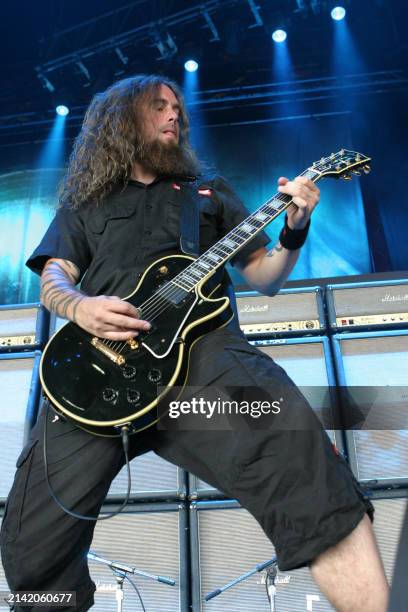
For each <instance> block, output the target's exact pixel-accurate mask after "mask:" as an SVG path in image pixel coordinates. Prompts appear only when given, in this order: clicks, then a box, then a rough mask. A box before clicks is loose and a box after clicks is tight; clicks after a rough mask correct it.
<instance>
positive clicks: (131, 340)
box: [126, 338, 139, 351]
mask: <svg viewBox="0 0 408 612" xmlns="http://www.w3.org/2000/svg"><path fill="white" fill-rule="evenodd" d="M126 344H128V345H129V346H130V348H131V349H132V351H135V350H136V349H137V348H139V343H138V341H137V340H135V339H134V338H129V340H126Z"/></svg>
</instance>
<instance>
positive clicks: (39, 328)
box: [0, 304, 48, 503]
mask: <svg viewBox="0 0 408 612" xmlns="http://www.w3.org/2000/svg"><path fill="white" fill-rule="evenodd" d="M47 334H48V313H47V312H46V311H45V310H44V309H43V308H42V307H41V306H40V305H39V304H26V305H10V306H1V307H0V389H1V406H0V466H1V476H0V503H3V502H4V501H5V499H6V497H7V494H8V491H9V489H10V487H11V485H12V482H13V478H14V472H15V467H16V460H17V458H18V456H19V455H20V452H21V449H22V447H23V446H24V444H25V442H26V440H27V438H28V435H29V432H30V428H31V427H32V425H33V424H34V423H35V420H36V418H37V412H38V403H39V398H40V383H39V377H38V369H39V365H40V359H41V350H40V349H42V348H43V347H44V344H45V342H46V340H47Z"/></svg>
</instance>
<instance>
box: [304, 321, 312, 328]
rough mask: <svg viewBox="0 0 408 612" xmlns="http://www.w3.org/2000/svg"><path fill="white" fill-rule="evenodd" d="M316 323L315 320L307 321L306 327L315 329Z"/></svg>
mask: <svg viewBox="0 0 408 612" xmlns="http://www.w3.org/2000/svg"><path fill="white" fill-rule="evenodd" d="M313 328H314V323H313V321H306V329H313Z"/></svg>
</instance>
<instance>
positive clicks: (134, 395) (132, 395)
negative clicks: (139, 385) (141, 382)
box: [126, 389, 140, 404]
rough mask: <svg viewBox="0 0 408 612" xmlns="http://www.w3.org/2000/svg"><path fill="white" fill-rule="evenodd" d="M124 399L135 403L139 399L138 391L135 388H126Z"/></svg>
mask: <svg viewBox="0 0 408 612" xmlns="http://www.w3.org/2000/svg"><path fill="white" fill-rule="evenodd" d="M126 399H127V401H128V402H129V404H136V402H138V401H139V400H140V391H137V390H136V389H126Z"/></svg>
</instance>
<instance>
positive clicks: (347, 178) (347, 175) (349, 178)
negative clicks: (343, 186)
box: [341, 174, 353, 181]
mask: <svg viewBox="0 0 408 612" xmlns="http://www.w3.org/2000/svg"><path fill="white" fill-rule="evenodd" d="M341 178H342V179H344V180H345V181H351V179H352V178H353V177H352V176H350V174H343V176H342V177H341Z"/></svg>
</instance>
